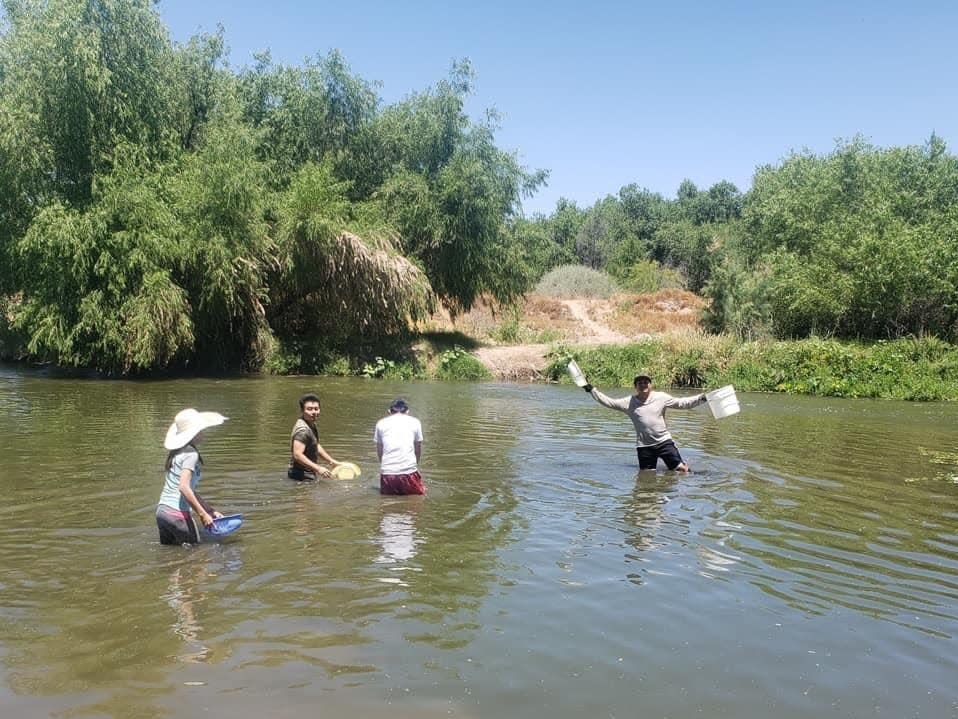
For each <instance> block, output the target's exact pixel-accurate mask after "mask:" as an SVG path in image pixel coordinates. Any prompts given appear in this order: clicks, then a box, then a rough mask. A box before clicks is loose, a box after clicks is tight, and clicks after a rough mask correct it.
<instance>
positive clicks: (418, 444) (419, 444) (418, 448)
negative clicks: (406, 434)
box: [413, 440, 422, 464]
mask: <svg viewBox="0 0 958 719" xmlns="http://www.w3.org/2000/svg"><path fill="white" fill-rule="evenodd" d="M413 446H414V447H415V449H416V464H419V460H421V459H422V441H420V440H416V441H415V442H414V443H413Z"/></svg>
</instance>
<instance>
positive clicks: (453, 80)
mask: <svg viewBox="0 0 958 719" xmlns="http://www.w3.org/2000/svg"><path fill="white" fill-rule="evenodd" d="M471 75H472V71H471V68H470V67H469V66H468V64H460V65H457V66H455V67H454V68H453V72H452V74H451V76H450V78H449V79H448V80H446V81H443V82H440V83H439V84H438V86H437V87H436V88H434V89H432V90H430V91H427V92H424V93H419V94H415V95H412V96H411V97H409V98H407V99H406V100H404V101H402V102H400V103H398V104H397V105H394V106H391V107H389V108H387V109H386V110H385V111H384V112H383V113H382V114H381V116H380V117H378V118H377V120H376V121H375V122H374V123H373V124H372V125H371V126H370V128H369V129H368V130H367V131H366V132H365V133H363V135H362V138H361V139H362V146H363V147H364V149H365V153H364V155H363V157H364V158H366V165H365V166H363V165H362V158H359V157H357V158H356V161H355V166H356V167H357V168H358V169H357V172H358V177H357V182H358V183H360V186H362V187H368V188H369V190H370V191H371V197H372V203H373V209H374V211H375V212H377V213H378V214H379V215H380V216H381V217H382V219H383V221H384V222H385V223H386V224H388V225H390V226H392V227H395V229H396V230H397V232H398V234H399V236H400V237H401V238H402V248H403V250H404V251H405V252H407V253H408V254H409V255H410V256H411V257H413V258H414V259H415V260H416V261H417V262H418V263H420V264H421V266H422V267H423V269H424V270H425V273H426V275H427V277H428V278H429V282H430V284H431V285H432V287H433V289H434V290H435V292H436V293H437V294H438V296H439V297H440V298H441V299H442V301H443V303H444V304H445V305H446V306H447V308H449V310H450V311H451V312H453V313H457V312H459V311H462V310H468V309H469V308H471V307H472V305H473V303H474V302H475V301H476V299H477V298H478V297H479V296H480V295H481V294H489V295H490V296H492V297H493V298H494V299H495V300H497V301H499V302H503V303H508V302H510V301H512V300H513V299H515V298H516V297H518V296H519V295H521V294H522V292H524V291H525V290H526V289H527V287H528V285H529V278H530V276H531V269H530V268H529V267H528V265H527V264H526V262H525V260H524V258H523V252H522V249H521V247H519V246H518V245H517V243H516V238H515V236H514V235H513V234H512V233H510V232H509V231H507V227H506V220H507V219H508V218H510V217H512V216H514V215H515V214H516V213H517V211H518V210H519V202H520V200H521V198H522V196H523V195H525V194H527V193H529V192H531V191H532V190H534V189H535V187H537V186H538V185H539V184H541V182H542V181H543V179H544V177H545V174H544V173H542V172H536V173H529V172H527V171H525V170H524V169H523V168H522V167H521V166H520V165H519V163H518V162H517V160H516V158H515V156H514V155H513V154H510V153H506V152H504V151H502V150H500V149H499V148H498V147H496V145H495V142H494V138H495V130H496V129H497V128H496V118H495V115H494V114H492V113H489V114H488V116H487V119H486V121H485V122H482V123H476V124H473V123H472V122H471V121H470V120H469V118H468V117H467V116H466V115H465V112H464V105H465V100H466V97H467V95H468V94H469V93H470V92H471ZM359 177H361V178H362V179H359ZM375 188H378V189H375Z"/></svg>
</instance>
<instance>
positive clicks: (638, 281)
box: [618, 260, 684, 294]
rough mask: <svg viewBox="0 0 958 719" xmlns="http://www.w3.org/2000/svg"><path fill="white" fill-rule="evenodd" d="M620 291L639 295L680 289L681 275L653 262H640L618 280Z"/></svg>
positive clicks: (681, 283)
mask: <svg viewBox="0 0 958 719" xmlns="http://www.w3.org/2000/svg"><path fill="white" fill-rule="evenodd" d="M618 282H619V285H621V287H622V289H624V290H629V291H630V292H637V293H639V294H652V293H653V292H658V291H659V290H665V289H671V288H681V287H683V286H684V282H683V281H682V275H681V273H680V272H678V270H675V269H672V268H671V267H663V266H662V265H660V264H659V263H658V262H655V261H654V260H640V261H639V262H636V263H635V264H633V265H631V266H630V267H629V268H628V269H626V271H625V272H624V273H623V276H621V277H619V278H618Z"/></svg>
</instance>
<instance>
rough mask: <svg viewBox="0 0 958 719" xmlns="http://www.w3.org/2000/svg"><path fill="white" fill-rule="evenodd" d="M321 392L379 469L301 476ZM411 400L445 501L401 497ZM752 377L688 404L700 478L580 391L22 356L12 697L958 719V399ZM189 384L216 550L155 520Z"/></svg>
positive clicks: (168, 709) (17, 703) (65, 704)
mask: <svg viewBox="0 0 958 719" xmlns="http://www.w3.org/2000/svg"><path fill="white" fill-rule="evenodd" d="M309 390H316V391H318V392H319V393H320V395H321V397H322V400H323V414H322V417H321V418H320V429H321V441H322V442H323V445H324V446H325V447H326V449H328V450H329V451H330V452H331V453H332V454H333V456H335V457H337V458H339V459H348V460H352V461H355V462H357V463H359V464H360V466H361V467H362V469H363V476H362V477H361V478H359V479H357V480H353V481H348V482H339V483H330V482H317V483H313V484H296V483H293V482H290V481H289V480H286V479H285V473H284V468H285V464H286V461H287V457H288V442H289V430H290V427H291V426H292V423H293V420H294V419H295V417H296V413H297V406H296V399H297V398H298V396H299V395H300V394H301V393H302V392H304V391H309ZM609 393H610V394H612V395H613V396H618V395H619V394H623V395H624V394H625V393H626V390H624V389H623V390H620V391H618V392H617V391H615V390H609ZM397 395H402V396H405V397H406V398H407V399H408V400H409V402H410V404H411V406H412V409H413V413H414V414H416V415H417V416H418V417H419V418H420V419H421V420H422V423H423V428H424V433H425V436H426V441H425V445H424V458H423V463H422V469H423V475H424V478H425V480H426V483H427V485H428V488H429V495H428V496H427V497H426V498H383V497H380V496H379V495H378V493H377V492H376V491H375V481H376V477H375V475H376V462H375V448H374V446H373V445H372V430H373V426H374V424H375V422H376V420H377V419H378V418H379V417H380V416H382V414H383V413H384V411H385V408H386V407H387V406H388V403H389V401H390V400H391V399H392V398H393V397H394V396H397ZM739 398H740V400H741V401H742V405H743V407H742V412H741V414H739V415H736V416H734V417H730V418H726V419H723V420H720V421H717V420H714V419H712V418H711V417H710V416H709V415H708V412H707V410H706V409H705V408H700V409H696V410H692V411H687V412H682V411H675V412H673V413H671V414H670V422H671V425H672V429H673V433H674V434H675V435H676V438H677V440H678V442H679V444H680V446H681V447H682V450H683V453H684V454H685V456H686V459H688V460H689V462H690V463H691V465H692V467H693V472H692V473H691V474H689V475H687V476H686V475H678V474H674V473H669V472H665V471H659V472H658V473H647V472H644V473H641V474H639V473H638V472H637V471H636V470H637V468H636V461H635V453H634V449H633V448H632V446H631V439H632V434H631V424H630V423H629V422H628V420H627V419H626V418H625V416H624V415H622V414H620V413H617V412H613V411H610V410H607V409H604V408H602V407H599V406H598V405H597V404H595V403H594V402H593V401H592V400H590V399H589V398H588V397H586V396H585V395H584V394H583V393H582V392H581V390H576V389H574V388H570V387H552V386H536V385H522V384H495V383H481V384H452V383H406V384H394V383H388V382H381V381H365V380H359V379H325V378H321V379H316V378H249V379H229V380H173V381H155V382H107V381H95V380H78V379H65V378H55V377H50V376H46V375H43V374H35V373H30V372H23V371H20V370H11V369H5V370H4V369H0V497H2V498H3V501H2V502H0V567H2V570H0V710H2V711H0V714H2V716H4V717H6V716H11V717H14V716H15V717H47V716H55V717H118V718H119V717H133V716H136V717H184V718H185V717H197V716H203V717H224V718H226V717H228V718H229V719H237V718H243V717H250V718H253V717H261V716H270V717H280V718H285V717H290V718H292V717H297V718H299V717H302V716H304V712H308V715H309V716H316V715H321V716H323V717H334V718H335V717H352V716H364V717H388V718H389V719H397V718H401V717H440V716H441V717H446V716H458V717H527V718H529V719H540V718H541V719H546V718H549V719H554V718H562V717H570V718H572V717H576V718H578V717H584V716H589V717H636V716H641V717H668V718H669V719H690V718H692V717H700V716H710V717H728V718H729V719H732V718H735V719H743V718H744V719H747V718H749V717H756V718H759V717H769V716H774V717H777V718H779V719H782V718H786V719H787V718H792V717H794V718H798V717H802V718H803V719H804V718H806V717H809V716H834V717H870V716H874V717H929V718H934V719H939V718H941V717H956V716H958V698H956V696H958V695H956V692H955V690H954V683H955V676H956V675H958V659H956V657H958V652H956V646H955V636H956V634H958V532H956V526H958V484H956V482H958V454H956V450H955V449H954V438H955V434H954V428H955V426H956V420H958V406H955V405H952V404H905V403H895V402H871V401H840V400H821V399H813V398H801V397H798V398H796V397H784V396H766V395H750V394H740V395H739ZM185 406H196V407H197V408H199V409H213V410H217V411H220V412H223V413H224V414H226V415H228V416H229V417H230V420H229V421H228V422H227V423H226V424H225V425H223V426H222V427H217V428H214V429H212V430H210V431H209V432H208V441H207V443H206V444H205V445H204V446H203V454H204V457H205V460H206V468H205V470H204V479H203V484H202V485H201V489H202V491H203V494H204V495H205V496H206V497H207V498H209V499H210V500H212V502H213V503H214V505H215V506H216V507H217V508H218V509H221V510H222V511H224V512H225V513H232V512H242V513H244V514H245V515H246V518H247V521H246V524H245V525H244V526H243V528H242V529H241V530H240V531H239V532H238V533H236V534H235V535H233V536H232V537H230V539H229V540H228V541H226V542H224V543H222V544H219V545H208V546H206V545H204V546H198V547H192V548H182V547H165V546H161V545H159V543H158V542H157V537H156V527H155V523H154V521H153V512H154V509H155V502H156V500H157V497H158V496H159V491H160V485H161V482H162V474H161V471H160V468H161V465H162V462H163V458H164V451H163V450H162V447H161V443H162V438H163V436H164V433H165V431H166V427H167V426H168V424H169V422H170V420H171V418H172V416H173V415H174V414H175V413H176V412H177V411H178V410H179V409H181V408H183V407H185Z"/></svg>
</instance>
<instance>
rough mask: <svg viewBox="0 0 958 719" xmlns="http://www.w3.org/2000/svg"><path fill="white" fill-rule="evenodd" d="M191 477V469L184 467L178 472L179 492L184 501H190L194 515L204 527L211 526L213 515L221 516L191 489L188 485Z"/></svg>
mask: <svg viewBox="0 0 958 719" xmlns="http://www.w3.org/2000/svg"><path fill="white" fill-rule="evenodd" d="M192 477H193V470H192V469H184V470H183V471H182V472H180V485H179V486H180V494H182V495H183V496H184V497H185V498H186V501H187V502H189V503H190V506H191V507H192V508H193V511H194V512H196V516H198V517H199V518H200V521H201V522H202V523H203V526H204V527H211V526H213V519H214V515H219V516H221V517H222V516H223V515H222V514H220V513H219V512H216V511H214V510H213V508H212V507H211V506H210V505H209V503H208V502H206V501H205V500H204V499H203V498H202V497H201V496H200V495H198V494H197V493H196V492H194V491H193V488H192V487H191V486H190V479H191V478H192Z"/></svg>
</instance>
